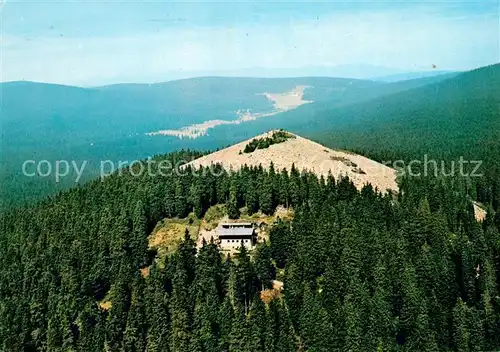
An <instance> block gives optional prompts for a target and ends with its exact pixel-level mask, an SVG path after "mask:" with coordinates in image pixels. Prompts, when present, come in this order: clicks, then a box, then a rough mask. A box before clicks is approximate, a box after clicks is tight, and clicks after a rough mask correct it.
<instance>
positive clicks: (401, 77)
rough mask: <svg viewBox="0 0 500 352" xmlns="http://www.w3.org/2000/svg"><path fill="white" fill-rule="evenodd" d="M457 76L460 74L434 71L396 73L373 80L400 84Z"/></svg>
mask: <svg viewBox="0 0 500 352" xmlns="http://www.w3.org/2000/svg"><path fill="white" fill-rule="evenodd" d="M456 74H458V72H452V71H439V70H432V71H421V72H405V73H396V74H392V75H387V76H381V77H373V78H372V80H374V81H380V82H398V81H406V80H409V79H417V78H425V77H434V76H442V75H448V76H449V77H451V76H453V75H456Z"/></svg>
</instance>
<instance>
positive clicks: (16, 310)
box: [0, 152, 500, 352]
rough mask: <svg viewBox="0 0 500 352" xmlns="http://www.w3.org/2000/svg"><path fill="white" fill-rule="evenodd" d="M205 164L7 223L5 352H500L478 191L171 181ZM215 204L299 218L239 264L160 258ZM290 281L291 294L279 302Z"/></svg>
mask: <svg viewBox="0 0 500 352" xmlns="http://www.w3.org/2000/svg"><path fill="white" fill-rule="evenodd" d="M198 156H199V154H197V153H185V152H180V153H173V154H168V155H165V156H162V157H158V158H156V159H155V161H156V163H152V165H151V170H152V172H149V173H143V174H140V176H134V175H138V173H137V171H138V170H137V169H139V168H140V166H139V165H136V166H135V167H136V168H137V169H127V170H124V171H123V172H122V173H115V174H114V175H112V176H109V177H107V178H105V179H104V181H102V182H101V181H100V180H95V181H92V182H90V183H88V184H87V185H85V186H83V187H77V188H73V189H71V190H69V191H65V192H63V193H61V194H59V195H58V196H56V197H55V198H53V199H49V200H46V201H44V202H42V203H40V204H38V205H35V206H26V207H23V208H19V209H16V210H12V211H11V212H9V213H6V214H4V215H2V224H3V229H2V236H1V237H0V267H1V268H2V269H1V276H0V342H1V344H0V346H1V349H2V350H5V351H20V350H24V351H103V350H109V351H175V352H182V351H186V352H187V351H269V352H271V351H273V352H274V351H283V352H290V351H325V352H327V351H328V352H330V351H374V350H379V351H470V350H478V351H480V350H497V349H499V348H500V340H499V335H498V333H497V332H498V330H499V329H500V299H499V285H498V282H499V281H498V280H499V279H500V260H499V258H500V240H499V239H500V235H499V227H500V215H496V216H495V215H494V214H495V213H494V212H490V213H489V215H488V217H487V218H486V220H485V221H484V222H483V223H477V222H476V221H475V218H474V214H473V210H472V206H471V203H470V200H469V199H470V198H469V196H468V193H470V187H469V185H468V182H467V180H466V179H463V178H460V177H456V178H455V177H449V178H442V179H438V178H433V177H429V178H420V179H412V178H410V179H402V180H401V187H400V192H399V194H398V196H397V198H393V197H392V196H390V195H388V194H385V195H383V194H380V193H377V192H376V191H375V190H374V189H373V188H372V187H371V186H369V185H367V186H365V187H363V189H361V190H360V191H358V190H357V189H356V187H354V185H353V184H352V183H351V182H350V181H349V179H347V178H334V177H333V176H329V177H327V178H326V179H325V178H320V179H318V178H317V177H316V176H315V175H314V174H312V173H307V172H302V173H300V172H299V170H296V169H295V168H294V167H293V168H292V170H290V172H286V171H281V170H274V168H273V167H271V168H270V169H269V171H265V170H264V169H262V168H261V167H252V168H242V169H240V170H239V171H238V172H235V173H228V172H224V171H223V170H222V169H221V167H220V166H217V165H215V166H212V167H211V168H207V169H204V170H200V171H199V172H198V173H197V175H198V176H194V174H193V173H191V172H189V170H184V172H182V174H178V173H175V172H174V173H167V174H165V173H163V176H161V175H160V174H159V172H158V171H159V170H158V169H157V168H156V165H158V162H159V161H161V160H169V161H170V162H171V163H172V164H175V162H176V161H178V160H190V159H191V158H194V157H198ZM164 171H165V170H164ZM153 175H156V176H153ZM215 175H218V176H215ZM498 200H499V199H496V201H497V202H498ZM216 204H220V205H221V204H224V205H225V209H226V211H227V213H228V215H229V216H230V217H231V218H237V217H238V216H239V214H240V212H243V211H245V212H250V213H253V212H262V213H264V214H272V213H273V212H274V211H275V208H276V207H277V206H282V207H283V206H285V207H289V208H292V209H293V210H294V213H295V216H294V218H293V220H292V221H291V222H286V221H281V220H277V222H276V223H275V224H274V226H273V227H272V228H271V230H270V238H269V242H267V243H261V244H259V246H258V247H257V248H256V249H255V250H254V251H253V252H251V253H248V252H247V251H246V249H245V248H244V247H243V246H242V247H241V248H240V251H239V253H238V254H237V255H236V256H234V257H231V258H229V257H228V258H223V257H222V256H221V254H220V252H219V250H218V248H217V246H216V244H214V243H204V245H203V247H202V248H201V249H199V251H196V248H195V245H194V241H193V239H192V238H191V237H190V236H189V234H186V236H185V239H184V241H183V242H182V243H181V244H180V245H179V247H178V248H177V250H176V251H175V252H174V253H173V254H172V255H171V256H167V257H166V258H165V259H160V258H156V253H155V252H154V250H152V249H150V248H148V242H147V236H148V235H149V233H150V232H151V230H152V228H153V227H154V226H155V224H156V222H157V221H159V220H160V219H162V218H167V220H166V221H169V220H168V219H172V218H184V217H186V216H189V217H191V218H192V217H195V218H202V217H203V216H204V214H205V212H206V211H207V209H208V208H209V207H211V206H213V205H216ZM190 213H191V214H190ZM497 214H500V212H498V213H497ZM144 268H148V270H149V271H147V270H144ZM145 272H149V275H146V274H145ZM275 278H277V279H278V280H282V281H283V283H284V286H283V287H284V288H283V291H282V292H281V294H280V295H278V296H277V297H276V298H274V299H272V300H271V301H270V302H266V303H264V302H263V301H262V300H261V298H260V292H261V290H262V289H265V288H268V287H270V280H272V279H275ZM104 297H106V300H107V301H108V304H107V305H106V306H105V305H101V304H100V302H101V300H102V299H103V298H104Z"/></svg>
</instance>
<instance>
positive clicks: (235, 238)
mask: <svg viewBox="0 0 500 352" xmlns="http://www.w3.org/2000/svg"><path fill="white" fill-rule="evenodd" d="M216 231H217V236H218V238H219V244H220V246H221V248H222V249H236V248H238V247H240V246H241V242H242V241H243V245H244V246H245V247H246V248H247V249H252V248H253V245H254V244H255V241H256V236H255V229H254V228H253V224H252V223H250V222H234V223H223V224H220V225H219V227H217V230H216Z"/></svg>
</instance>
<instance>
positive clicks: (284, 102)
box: [146, 85, 312, 139]
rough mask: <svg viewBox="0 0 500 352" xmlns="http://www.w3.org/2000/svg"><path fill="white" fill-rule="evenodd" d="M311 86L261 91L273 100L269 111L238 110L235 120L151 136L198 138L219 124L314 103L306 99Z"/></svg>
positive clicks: (265, 115) (209, 121)
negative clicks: (282, 90) (274, 91)
mask: <svg viewBox="0 0 500 352" xmlns="http://www.w3.org/2000/svg"><path fill="white" fill-rule="evenodd" d="M307 88H311V86H304V85H298V86H296V87H295V88H293V89H292V90H291V91H288V92H283V93H260V94H257V95H264V96H265V97H266V98H267V99H268V100H269V101H272V102H273V106H274V108H273V109H272V110H271V111H267V112H251V111H249V110H244V109H243V110H238V111H236V112H235V114H236V116H237V118H236V119H235V120H208V121H205V122H202V123H198V124H194V125H190V126H186V127H182V128H181V129H178V130H161V131H156V132H149V133H146V135H149V136H157V135H163V136H175V137H179V138H181V139H182V138H198V137H201V136H205V135H206V134H207V131H208V130H209V129H211V128H214V127H217V126H219V125H239V124H241V123H244V122H248V121H254V120H257V119H260V118H263V117H268V116H273V115H276V114H279V113H280V112H285V111H288V110H293V109H295V108H297V107H299V106H301V105H303V104H309V103H312V101H310V100H304V99H303V98H304V90H305V89H307Z"/></svg>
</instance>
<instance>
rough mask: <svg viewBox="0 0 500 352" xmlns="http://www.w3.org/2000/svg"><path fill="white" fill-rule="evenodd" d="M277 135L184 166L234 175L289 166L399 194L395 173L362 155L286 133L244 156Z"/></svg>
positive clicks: (252, 141) (266, 134)
mask: <svg viewBox="0 0 500 352" xmlns="http://www.w3.org/2000/svg"><path fill="white" fill-rule="evenodd" d="M279 132H281V133H283V131H269V132H267V133H264V134H262V135H259V136H256V137H254V138H252V139H249V140H246V141H244V142H241V143H238V144H235V145H233V146H230V147H228V148H225V149H222V150H219V151H217V152H214V153H212V154H209V155H206V156H203V157H201V158H199V159H196V160H193V161H192V162H190V163H189V164H187V165H191V166H193V167H194V168H196V169H197V168H199V167H201V166H205V167H206V166H210V165H213V164H217V163H220V164H221V165H222V166H223V167H224V168H225V169H226V170H234V171H236V170H238V169H239V168H241V167H242V166H244V165H248V166H258V165H259V164H262V166H263V167H264V168H268V167H269V166H270V164H271V162H272V163H273V165H274V168H275V169H276V170H282V169H287V170H290V169H291V167H292V165H295V167H296V168H297V169H298V170H308V171H312V172H314V173H315V174H317V175H318V176H321V175H323V176H325V177H326V176H327V175H328V173H329V172H331V174H332V175H333V176H335V177H338V176H339V175H346V176H348V177H349V178H350V179H351V180H352V182H353V183H354V184H355V185H356V187H357V188H358V189H360V188H362V187H363V186H364V185H365V184H367V183H370V184H372V186H373V187H374V188H375V187H376V188H378V189H379V190H380V191H387V190H393V191H398V185H397V183H396V170H394V169H392V168H390V167H388V166H385V165H383V164H380V163H378V162H376V161H373V160H371V159H368V158H366V157H364V156H361V155H357V154H354V153H349V152H346V151H341V150H333V149H329V148H327V147H325V146H323V145H321V144H319V143H316V142H313V141H311V140H309V139H306V138H302V137H300V136H298V135H295V134H292V133H289V132H284V133H286V134H288V135H289V136H290V138H288V139H286V140H285V141H283V142H278V143H275V144H271V145H269V146H268V147H266V148H257V149H255V150H253V151H251V152H245V148H246V147H247V148H246V149H247V150H248V149H249V148H248V146H249V145H252V144H255V142H256V141H259V140H260V141H262V140H265V139H266V138H273V134H275V133H279Z"/></svg>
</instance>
